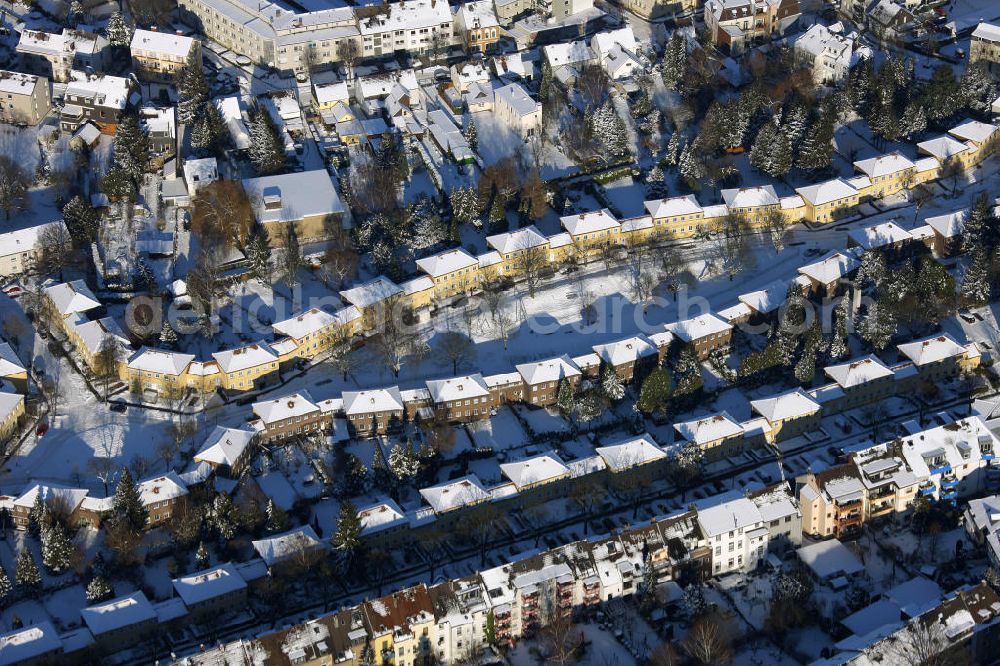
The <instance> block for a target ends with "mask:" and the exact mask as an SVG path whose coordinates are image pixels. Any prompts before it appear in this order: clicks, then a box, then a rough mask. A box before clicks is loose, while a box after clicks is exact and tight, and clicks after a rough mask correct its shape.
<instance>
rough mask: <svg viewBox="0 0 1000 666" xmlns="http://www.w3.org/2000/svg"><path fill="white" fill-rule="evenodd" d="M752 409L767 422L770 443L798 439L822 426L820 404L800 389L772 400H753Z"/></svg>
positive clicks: (751, 402)
mask: <svg viewBox="0 0 1000 666" xmlns="http://www.w3.org/2000/svg"><path fill="white" fill-rule="evenodd" d="M750 408H751V409H752V410H753V411H754V412H755V413H757V414H760V416H761V417H763V418H764V419H765V420H766V421H767V425H768V427H767V438H768V441H770V442H777V441H783V440H786V439H791V438H792V437H797V436H799V435H801V434H803V433H806V432H809V431H811V430H816V429H817V428H819V425H820V415H821V411H820V410H821V407H820V404H819V403H818V402H816V401H815V400H813V399H812V397H810V396H809V394H808V393H806V392H805V391H803V390H802V389H799V388H797V389H793V390H791V391H788V392H787V393H782V394H779V395H776V396H773V397H770V398H762V399H760V400H751V401H750Z"/></svg>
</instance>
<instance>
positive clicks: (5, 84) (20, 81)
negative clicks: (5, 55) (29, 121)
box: [0, 45, 38, 95]
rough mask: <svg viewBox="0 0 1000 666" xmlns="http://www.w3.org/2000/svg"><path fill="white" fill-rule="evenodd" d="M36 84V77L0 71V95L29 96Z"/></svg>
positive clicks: (4, 70)
mask: <svg viewBox="0 0 1000 666" xmlns="http://www.w3.org/2000/svg"><path fill="white" fill-rule="evenodd" d="M19 46H20V45H19ZM18 50H20V49H18ZM37 82H38V77H37V76H34V75H32V74H23V73H21V72H12V71H10V70H6V69H0V93H6V94H8V95H30V94H31V93H32V91H34V89H35V85H36V83H37Z"/></svg>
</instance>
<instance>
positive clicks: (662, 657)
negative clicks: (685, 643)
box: [649, 642, 681, 666]
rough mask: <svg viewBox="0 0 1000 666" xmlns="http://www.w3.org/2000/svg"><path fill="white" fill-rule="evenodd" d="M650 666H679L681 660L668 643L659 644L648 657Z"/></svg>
mask: <svg viewBox="0 0 1000 666" xmlns="http://www.w3.org/2000/svg"><path fill="white" fill-rule="evenodd" d="M649 663H650V666H680V663H681V660H680V657H678V656H677V650H675V649H674V646H673V645H672V644H670V643H665V642H664V643H660V644H659V645H657V646H656V649H655V650H653V654H651V655H650V656H649Z"/></svg>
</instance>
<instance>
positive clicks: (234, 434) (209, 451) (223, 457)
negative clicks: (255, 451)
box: [194, 426, 256, 465]
mask: <svg viewBox="0 0 1000 666" xmlns="http://www.w3.org/2000/svg"><path fill="white" fill-rule="evenodd" d="M255 434H256V433H254V432H253V431H252V430H248V429H246V428H226V427H223V426H215V429H214V430H212V432H211V433H209V435H208V437H207V438H206V439H205V442H204V444H202V447H201V451H199V452H198V453H196V454H195V456H194V461H195V462H207V463H212V464H213V465H234V464H236V461H237V460H239V459H240V457H241V456H242V455H243V452H244V451H246V448H247V447H248V446H250V443H251V442H252V441H253V438H254V435H255Z"/></svg>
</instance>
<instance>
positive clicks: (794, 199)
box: [781, 194, 805, 210]
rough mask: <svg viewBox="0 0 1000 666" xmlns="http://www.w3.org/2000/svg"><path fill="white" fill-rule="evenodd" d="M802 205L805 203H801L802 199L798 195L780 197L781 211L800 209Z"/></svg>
mask: <svg viewBox="0 0 1000 666" xmlns="http://www.w3.org/2000/svg"><path fill="white" fill-rule="evenodd" d="M804 205H805V202H804V201H802V197H800V196H799V195H798V194H793V195H791V196H787V197H781V210H795V209H797V208H802V206H804Z"/></svg>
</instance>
